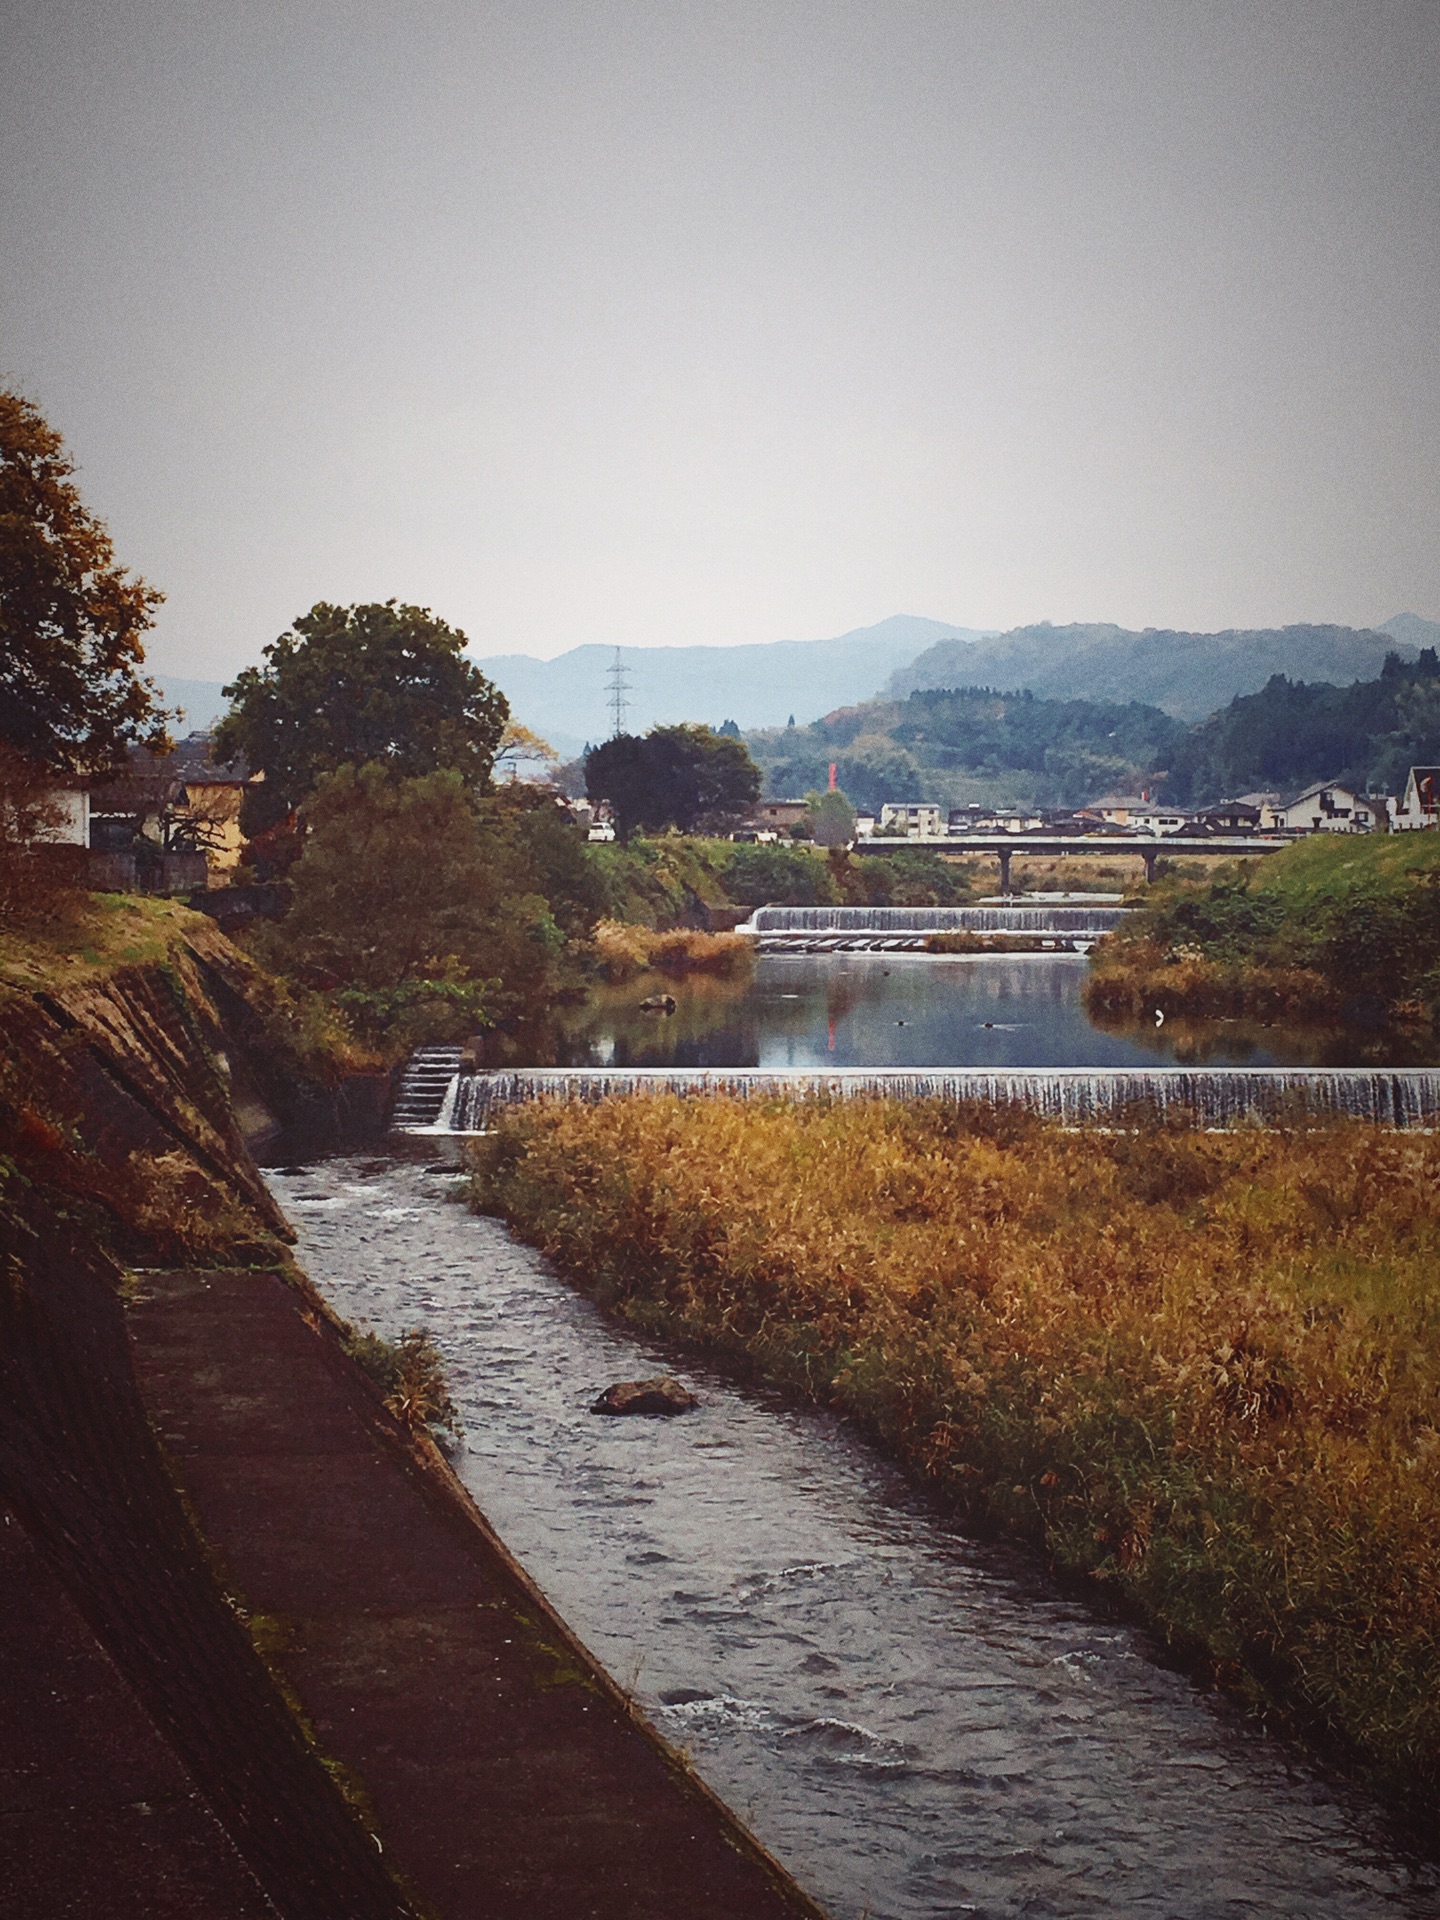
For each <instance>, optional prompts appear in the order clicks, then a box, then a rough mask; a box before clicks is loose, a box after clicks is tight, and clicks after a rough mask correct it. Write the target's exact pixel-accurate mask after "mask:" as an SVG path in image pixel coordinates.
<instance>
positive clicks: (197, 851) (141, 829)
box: [89, 733, 264, 886]
mask: <svg viewBox="0 0 1440 1920" xmlns="http://www.w3.org/2000/svg"><path fill="white" fill-rule="evenodd" d="M263 778H264V775H263V774H260V773H257V774H251V773H250V772H249V770H248V769H247V768H246V767H245V766H244V765H243V764H240V765H236V766H227V767H222V766H217V765H216V764H215V762H214V761H212V760H211V758H210V735H209V734H208V733H192V734H189V735H188V736H187V737H186V738H185V739H184V740H182V741H181V742H180V744H179V746H178V747H176V748H175V749H174V751H173V752H171V753H164V754H154V753H150V752H148V751H147V750H146V749H144V748H137V749H136V750H135V751H134V752H132V754H131V755H130V760H129V764H128V766H127V768H126V770H125V772H124V773H123V774H122V775H120V776H119V777H118V778H117V779H114V780H107V781H102V782H99V783H97V784H96V785H95V786H94V787H93V788H92V790H91V794H90V825H89V843H90V847H91V849H92V851H93V852H95V853H100V854H107V855H115V856H130V855H133V856H135V857H136V858H137V859H138V860H139V861H140V863H141V865H142V866H144V865H146V864H147V863H148V864H149V865H151V866H153V865H154V862H155V860H156V859H158V858H160V857H162V856H163V857H164V858H165V859H168V860H180V859H184V860H185V861H187V862H188V865H187V866H186V868H185V872H186V873H187V874H190V873H192V871H193V873H194V876H195V877H194V878H193V879H192V880H191V881H190V884H193V885H198V886H204V885H206V884H208V883H212V882H213V881H215V880H216V879H218V878H221V877H222V876H224V875H227V874H229V873H230V872H231V871H232V870H233V869H234V868H235V867H236V866H237V865H238V864H239V860H240V855H241V851H242V849H243V847H244V837H243V835H242V834H241V831H240V808H241V804H242V802H243V800H244V797H245V792H246V789H247V788H248V787H250V786H252V785H254V784H256V783H257V782H258V781H260V780H262V779H263ZM120 871H121V869H120V868H118V867H117V869H116V872H117V875H118V874H119V873H120ZM179 871H180V869H179V868H178V867H177V868H176V872H177V874H178V873H179ZM146 884H148V882H147V883H146ZM177 884H178V882H177Z"/></svg>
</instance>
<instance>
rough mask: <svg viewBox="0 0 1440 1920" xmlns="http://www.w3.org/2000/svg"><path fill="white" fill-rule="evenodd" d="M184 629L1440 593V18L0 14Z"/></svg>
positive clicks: (19, 362) (1313, 1)
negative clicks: (360, 615) (362, 608)
mask: <svg viewBox="0 0 1440 1920" xmlns="http://www.w3.org/2000/svg"><path fill="white" fill-rule="evenodd" d="M0 24H3V46H0V183H3V184H0V377H3V378H8V379H9V380H10V381H12V382H14V383H15V384H17V385H18V386H19V387H20V388H21V389H22V390H23V391H24V392H26V393H28V394H29V395H31V396H32V397H33V398H34V399H35V400H36V401H37V402H38V403H39V405H40V406H41V408H42V409H43V411H44V412H45V413H46V414H47V415H48V416H49V417H50V419H51V420H52V421H53V422H54V423H55V424H56V425H57V426H58V427H59V428H60V429H61V431H62V432H63V433H64V434H65V435H66V438H67V440H68V441H69V443H70V446H71V449H72V451H73V453H74V455H75V457H76V459H77V461H78V463H79V465H80V467H81V484H82V487H83V490H84V493H85V496H86V498H87V500H88V502H89V503H90V504H91V505H92V506H93V507H94V508H95V509H96V510H97V511H99V512H100V513H101V514H102V515H103V516H104V517H105V518H107V519H108V521H109V522H110V526H111V530H112V532H113V534H114V536H115V540H116V544H117V546H118V548H119V551H120V554H121V557H122V558H123V559H124V560H125V561H126V562H128V563H129V564H130V565H132V566H133V567H135V568H137V569H139V570H140V571H141V572H143V573H144V574H145V575H146V576H147V577H148V578H149V579H150V580H152V582H153V583H154V584H155V585H157V586H159V587H161V588H163V589H164V591H165V592H166V593H167V594H168V596H169V599H168V604H167V606H166V607H165V609H164V611H163V613H162V615H161V619H160V625H159V627H158V629H157V633H156V636H155V639H154V641H153V644H152V647H151V659H152V663H153V664H154V665H156V666H157V667H159V668H160V669H162V670H164V671H167V672H170V673H189V674H194V675H197V676H200V677H206V678H218V677H221V676H223V675H227V674H229V673H230V672H232V671H233V670H234V669H235V668H237V667H238V666H240V665H241V664H243V663H245V662H246V661H249V660H253V659H255V658H256V657H258V653H259V649H260V648H261V646H263V645H264V644H265V642H266V641H267V640H270V639H272V638H274V636H275V635H276V634H277V633H278V632H279V631H280V630H281V629H282V628H283V627H284V626H286V625H287V624H288V622H289V621H290V620H291V619H292V618H293V616H294V615H295V614H297V613H299V612H301V611H303V610H304V609H305V608H306V607H308V606H309V605H310V604H311V603H312V602H313V601H315V600H317V599H329V600H338V601H350V600H360V599H380V598H386V597H388V596H390V595H392V594H394V595H398V596H399V597H400V598H402V599H407V600H415V601H418V602H420V603H421V604H424V605H428V606H431V607H433V608H434V609H435V611H436V612H437V613H439V614H441V615H443V616H444V617H445V618H447V619H449V620H451V621H452V622H453V623H455V624H456V625H459V626H462V627H464V628H465V630H466V631H467V633H468V634H469V635H470V636H471V638H472V640H473V642H474V643H475V646H476V650H477V651H478V652H480V653H492V652H507V651H519V652H530V653H538V654H552V653H555V652H558V651H560V650H561V649H563V648H565V647H567V646H571V645H573V644H575V643H577V642H578V641H581V640H600V641H604V642H606V643H624V644H626V645H640V646H644V645H659V644H667V643H670V644H673V643H686V642H707V643H727V642H735V641H754V640H770V639H779V638H809V637H813V636H818V635H822V634H829V633H836V632H840V631H842V630H844V629H846V628H852V627H856V626H860V625H864V624H867V623H869V622H871V621H874V620H878V619H880V618H882V617H883V616H884V615H886V614H889V613H895V612H907V613H924V614H929V615H932V616H933V617H935V618H937V619H943V620H949V621H954V622H956V623H959V624H963V625H967V626H991V627H1006V626H1010V625H1013V624H1016V623H1018V622H1021V621H1028V620H1035V619H1043V618H1049V619H1053V620H1057V621H1063V620H1073V619H1111V620H1117V621H1120V622H1122V623H1125V624H1129V625H1135V626H1146V625H1155V626H1170V625H1174V626H1190V627H1200V628H1209V627H1220V626H1234V625H1261V624H1272V623H1283V622H1287V621H1293V620H1335V621H1342V622H1349V623H1355V624H1361V625H1364V624H1369V623H1370V622H1372V621H1379V620H1383V619H1385V618H1387V617H1388V616H1389V615H1391V614H1394V613H1397V612H1399V611H1401V610H1413V611H1415V612H1419V613H1422V614H1428V615H1432V616H1433V615H1440V538H1437V518H1440V234H1437V226H1440V157H1437V143H1440V112H1437V108H1440V100H1437V94H1440V4H1436V0H1419V3H1418V4H1386V0H1359V3H1358V4H1326V0H1282V3H1281V4H1270V5H1267V4H1259V3H1257V0H1246V3H1245V4H1236V5H1230V4H1207V3H1206V0H1182V3H1181V4H1177V5H1170V4H1164V3H1163V0H1133V3H1131V0H1116V3H1114V4H1105V0H1024V4H1006V3H1005V0H976V3H974V4H968V3H967V0H948V3H942V0H914V3H913V4H912V3H907V0H869V4H856V3H855V0H814V4H798V3H793V0H761V3H760V4H754V5H751V4H735V3H734V0H706V4H695V5H691V4H682V3H677V0H672V3H671V4H652V5H622V4H614V3H613V0H588V3H587V4H583V5H569V4H553V3H552V0H515V3H514V4H505V5H495V4H490V5H487V4H484V0H455V3H454V4H451V3H449V0H436V3H434V4H426V0H404V3H403V4H402V0H387V3H385V4H379V3H375V4H365V3H364V0H345V4H334V5H325V4H306V3H305V0H248V4H247V3H246V0H206V3H205V4H201V5H196V4H194V3H193V0H170V3H166V0H0Z"/></svg>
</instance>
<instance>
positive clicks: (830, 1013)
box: [516, 953, 1437, 1071]
mask: <svg viewBox="0 0 1440 1920" xmlns="http://www.w3.org/2000/svg"><path fill="white" fill-rule="evenodd" d="M1088 964H1089V963H1088V961H1087V960H1086V958H1085V956H1084V955H1083V954H1078V953H1075V954H1069V953H1053V954H984V955H968V954H967V955H946V956H941V955H931V954H899V953H897V954H888V953H834V954H802V953H796V954H770V953H766V954H762V955H761V956H760V957H759V958H758V959H757V960H756V962H755V964H754V968H753V971H752V972H751V973H750V974H749V975H748V976H746V977H742V978H739V979H733V980H723V979H720V980H717V979H713V978H707V977H706V976H704V975H693V974H692V975H690V976H689V977H688V978H684V979H680V980H663V981H662V982H661V984H662V985H663V987H664V990H665V991H666V992H667V993H669V994H670V995H671V997H672V998H673V1000H674V1002H675V1010H674V1012H673V1013H670V1014H657V1013H654V1012H650V1011H647V1010H645V1008H644V1007H643V1006H642V1004H641V1003H642V1002H643V1001H644V1000H646V999H647V998H649V997H650V996H652V995H653V994H655V992H656V990H657V976H656V975H654V974H645V975H642V976H641V977H640V979H638V980H632V981H629V982H627V983H626V984H624V985H623V986H615V987H602V988H600V989H599V990H597V991H596V992H594V993H593V994H592V995H591V997H590V998H589V1000H588V1001H587V1002H586V1004H585V1005H584V1006H583V1007H580V1008H576V1009H573V1010H571V1012H570V1013H569V1014H568V1016H567V1018H566V1019H565V1021H564V1024H563V1030H562V1032H561V1034H560V1036H559V1039H558V1043H557V1044H556V1045H555V1046H554V1048H553V1049H552V1050H551V1052H550V1054H549V1055H548V1057H547V1058H546V1059H545V1060H544V1061H540V1062H537V1061H533V1059H532V1060H527V1061H524V1062H523V1064H545V1065H555V1066H564V1067H622V1068H623V1067H769V1068H775V1069H783V1068H787V1067H788V1068H807V1067H810V1068H816V1067H818V1068H825V1067H979V1068H993V1069H995V1070H998V1071H1003V1070H1005V1069H1007V1068H1012V1067H1015V1068H1023V1067H1163V1066H1176V1065H1196V1066H1214V1067H1229V1066H1235V1067H1243V1066H1252V1067H1268V1066H1314V1067H1362V1066H1376V1067H1382V1066H1427V1065H1430V1064H1433V1063H1434V1062H1435V1061H1436V1057H1437V1047H1436V1042H1435V1040H1434V1038H1433V1037H1428V1038H1425V1039H1423V1040H1422V1039H1420V1038H1418V1037H1416V1036H1407V1035H1405V1034H1400V1033H1395V1032H1386V1031H1383V1030H1376V1029H1373V1028H1364V1027H1341V1026H1335V1027H1311V1028H1308V1029H1293V1028H1292V1029H1285V1028H1280V1027H1274V1026H1266V1025H1262V1024H1261V1023H1260V1022H1259V1021H1242V1020H1206V1021H1191V1020H1183V1019H1175V1018H1171V1019H1169V1020H1166V1021H1164V1022H1163V1023H1161V1024H1160V1025H1158V1026H1157V1025H1156V1024H1155V1023H1154V1020H1153V1018H1148V1019H1145V1020H1142V1021H1138V1022H1135V1023H1133V1024H1132V1025H1130V1026H1128V1027H1123V1028H1122V1027H1116V1026H1100V1025H1098V1024H1097V1023H1096V1022H1095V1021H1094V1020H1092V1019H1091V1018H1090V1016H1089V1015H1088V1014H1087V1012H1086V1011H1085V1007H1084V1004H1083V1001H1082V998H1081V988H1082V986H1083V985H1084V981H1085V974H1086V970H1087V967H1088ZM516 1064H522V1062H520V1061H517V1062H516Z"/></svg>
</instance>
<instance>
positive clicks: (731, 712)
mask: <svg viewBox="0 0 1440 1920" xmlns="http://www.w3.org/2000/svg"><path fill="white" fill-rule="evenodd" d="M988 637H989V636H988V635H987V634H985V633H984V632H982V631H979V630H977V629H976V628H974V627H952V626H948V625H946V623H945V622H944V621H942V620H926V619H922V618H921V617H920V616H918V615H916V614H906V613H897V614H893V615H892V616H891V617H890V618H889V619H888V620H881V621H880V622H879V623H878V624H877V625H876V626H873V627H856V628H855V629H854V630H853V631H852V632H850V633H842V634H839V635H837V636H836V637H835V638H834V639H832V640H770V641H760V642H757V643H756V644H754V645H751V646H738V647H622V648H620V649H619V650H618V651H619V657H620V663H621V665H622V667H623V669H624V673H625V679H626V683H627V693H626V716H625V726H626V730H627V731H628V732H630V733H644V732H646V731H648V729H649V728H651V727H656V726H672V725H674V724H676V723H677V722H679V721H682V720H699V721H704V722H706V723H708V724H709V725H710V726H712V727H718V726H720V725H721V724H722V722H724V721H726V720H733V721H735V723H736V725H737V726H739V727H740V728H742V729H744V730H747V731H748V730H749V729H751V728H754V727H783V726H784V725H785V723H786V721H787V720H788V719H789V718H790V716H791V715H792V714H793V715H794V716H795V719H796V722H797V724H799V725H801V726H804V725H805V724H806V723H807V722H809V721H811V720H818V719H819V717H820V715H821V714H822V713H828V712H829V711H830V710H831V709H832V708H834V707H844V706H851V705H853V704H854V703H855V702H856V701H859V700H868V699H870V698H871V696H872V695H874V694H875V692H876V691H877V690H878V689H879V688H880V687H883V686H884V684H885V682H886V680H887V679H888V678H889V677H890V675H891V674H892V673H894V672H896V671H897V670H898V669H899V668H901V667H904V666H906V665H908V664H909V662H910V661H912V660H914V659H915V657H916V655H917V654H921V653H923V652H925V651H926V650H927V649H931V648H933V647H935V646H936V645H945V644H951V643H953V644H958V645H961V646H964V645H967V644H975V643H977V642H979V641H982V640H985V639H987V638H988ZM616 652H617V649H616V648H614V647H601V646H594V645H589V646H582V647H572V648H571V649H570V651H569V652H568V653H562V654H559V655H557V656H556V658H555V659H553V660H536V659H533V658H532V657H531V656H530V655H529V654H525V653H502V654H495V655H492V656H491V657H490V658H489V659H486V660H479V661H477V662H476V665H477V666H478V667H479V668H480V670H481V672H482V673H485V674H488V675H489V677H490V678H491V679H492V680H493V681H494V682H495V684H496V686H497V687H499V689H500V691H501V692H502V693H503V694H504V695H505V697H506V699H507V700H509V702H510V707H511V711H512V712H513V713H514V715H515V717H516V719H517V720H521V721H523V722H524V724H525V725H526V726H527V727H532V728H533V729H534V730H535V732H536V733H539V734H541V735H543V736H544V738H545V739H547V740H548V741H549V742H550V743H551V745H552V746H553V747H555V748H557V749H558V751H559V752H560V753H562V754H564V755H565V756H566V757H567V758H568V757H570V756H571V755H573V754H576V753H578V752H579V751H580V750H581V748H582V747H583V746H584V744H585V743H586V741H591V742H594V741H599V740H608V739H609V737H610V735H611V734H612V733H613V732H614V730H615V725H614V719H613V716H612V708H611V704H610V692H609V685H608V683H609V679H610V675H611V672H612V670H613V668H614V666H615V661H616Z"/></svg>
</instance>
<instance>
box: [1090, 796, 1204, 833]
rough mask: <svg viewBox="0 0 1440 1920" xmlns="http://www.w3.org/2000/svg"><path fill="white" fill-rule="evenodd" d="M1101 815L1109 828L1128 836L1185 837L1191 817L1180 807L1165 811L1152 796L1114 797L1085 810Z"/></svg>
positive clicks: (1094, 803)
mask: <svg viewBox="0 0 1440 1920" xmlns="http://www.w3.org/2000/svg"><path fill="white" fill-rule="evenodd" d="M1085 812H1086V813H1088V814H1098V815H1099V816H1100V818H1101V820H1103V821H1104V822H1105V824H1106V825H1107V826H1109V827H1122V828H1123V829H1124V830H1125V831H1126V832H1127V833H1183V832H1184V831H1185V829H1186V827H1188V826H1189V824H1190V816H1189V815H1188V814H1187V813H1185V812H1184V811H1183V810H1182V809H1181V808H1179V807H1162V806H1161V805H1160V804H1159V803H1158V802H1157V801H1154V800H1152V799H1151V798H1150V796H1149V794H1148V793H1138V794H1136V793H1112V794H1107V795H1106V796H1105V798H1104V799H1103V800H1096V801H1094V802H1093V803H1092V805H1090V806H1089V807H1087V808H1086V809H1085Z"/></svg>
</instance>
